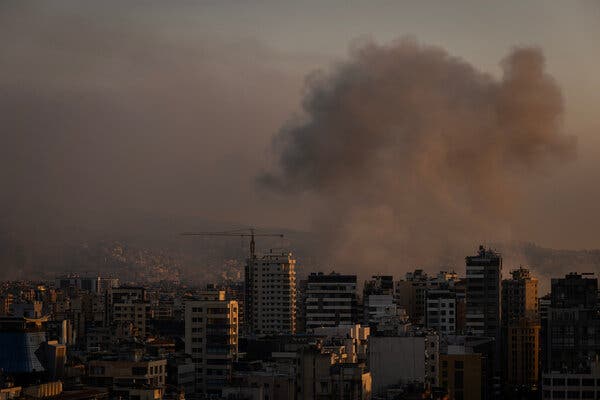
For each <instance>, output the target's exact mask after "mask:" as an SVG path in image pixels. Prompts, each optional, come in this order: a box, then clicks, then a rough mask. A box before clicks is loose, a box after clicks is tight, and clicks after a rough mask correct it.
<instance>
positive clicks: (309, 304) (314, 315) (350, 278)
mask: <svg viewBox="0 0 600 400" xmlns="http://www.w3.org/2000/svg"><path fill="white" fill-rule="evenodd" d="M304 310H305V326H306V329H314V328H319V327H329V326H338V325H352V324H354V323H356V322H357V320H358V310H357V296H356V275H340V274H336V273H334V272H332V273H331V274H329V275H325V274H322V273H317V274H315V273H312V274H310V275H309V276H308V281H307V283H306V293H305V297H304Z"/></svg>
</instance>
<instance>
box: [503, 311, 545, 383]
mask: <svg viewBox="0 0 600 400" xmlns="http://www.w3.org/2000/svg"><path fill="white" fill-rule="evenodd" d="M506 340H507V349H506V350H507V351H506V358H507V364H506V365H507V371H506V372H507V374H506V379H507V382H508V383H509V384H511V385H519V386H520V385H527V386H534V385H536V384H537V381H538V373H539V361H540V360H539V355H540V324H539V323H538V322H537V321H531V320H527V319H521V320H520V321H519V322H518V323H512V324H511V325H510V326H509V327H508V331H507V335H506Z"/></svg>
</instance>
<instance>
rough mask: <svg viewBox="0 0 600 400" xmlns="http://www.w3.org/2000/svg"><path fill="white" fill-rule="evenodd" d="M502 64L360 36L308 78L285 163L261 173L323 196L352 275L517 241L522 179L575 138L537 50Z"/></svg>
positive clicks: (287, 134) (287, 187) (566, 150)
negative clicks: (491, 68) (486, 66)
mask: <svg viewBox="0 0 600 400" xmlns="http://www.w3.org/2000/svg"><path fill="white" fill-rule="evenodd" d="M501 67H502V70H503V75H502V78H501V79H497V78H494V77H493V76H490V75H489V74H486V73H483V72H481V71H479V70H477V69H476V68H475V67H473V66H472V65H470V64H468V63H466V62H465V61H463V60H461V59H459V58H456V57H453V56H451V55H449V54H448V53H446V52H445V51H444V50H443V49H440V48H436V47H430V46H424V45H421V44H419V43H417V42H416V41H414V40H412V39H402V40H399V41H396V42H394V43H392V44H390V45H384V46H382V45H378V44H375V43H372V42H367V43H364V42H363V43H360V44H358V45H356V46H354V47H353V48H352V49H351V51H350V56H349V59H348V60H347V61H345V62H341V63H339V64H338V65H336V66H335V67H334V68H333V69H332V70H331V71H330V72H328V73H322V72H318V73H314V74H312V75H311V76H310V77H309V78H308V80H307V91H306V95H305V98H304V102H303V110H304V115H301V116H297V117H295V118H294V119H293V120H292V121H291V122H290V123H288V124H287V125H286V126H284V127H283V128H282V129H281V131H280V132H279V134H278V135H277V136H276V137H275V139H274V147H275V149H276V150H277V152H278V168H277V169H276V170H275V171H270V172H267V173H265V174H263V175H262V176H260V178H259V180H260V181H261V182H262V183H263V184H266V185H267V186H268V187H270V188H273V189H276V190H280V191H282V192H284V193H310V194H314V195H315V197H316V198H317V199H318V201H319V204H320V207H319V208H318V211H317V212H315V214H314V222H315V228H316V231H317V232H320V233H321V234H322V238H323V244H324V249H325V250H326V251H325V253H326V254H328V255H330V256H331V258H329V260H331V261H333V262H335V263H336V264H337V265H340V266H342V265H343V266H345V267H351V266H352V267H354V268H355V270H364V267H365V266H367V267H368V269H369V270H370V271H373V272H375V271H380V272H398V271H399V269H404V270H406V269H407V268H410V267H415V266H427V265H430V266H434V265H435V266H439V265H440V263H456V262H457V261H458V262H459V260H460V257H464V255H466V254H469V253H470V252H471V251H473V250H474V248H475V246H476V245H477V244H478V243H479V242H480V241H488V242H491V241H497V240H506V239H510V238H511V219H512V218H513V216H514V213H513V209H514V208H513V205H514V204H515V202H518V201H519V200H520V196H521V188H522V185H524V184H525V183H526V182H527V181H529V182H530V181H531V179H534V178H535V174H537V173H538V172H540V171H547V170H548V168H551V167H550V166H551V165H555V164H556V163H557V161H558V162H562V161H565V160H568V159H570V158H571V157H573V155H574V153H575V140H574V138H573V137H571V136H569V135H566V134H565V133H564V132H563V129H562V114H563V98H562V96H561V91H560V88H559V87H558V86H557V84H556V82H555V81H554V80H553V78H552V77H551V76H549V75H548V74H547V73H546V72H545V71H544V57H543V54H542V52H541V51H540V50H539V49H536V48H517V49H515V50H513V51H512V52H511V53H510V54H509V55H508V56H507V57H506V58H505V59H504V60H502V62H501Z"/></svg>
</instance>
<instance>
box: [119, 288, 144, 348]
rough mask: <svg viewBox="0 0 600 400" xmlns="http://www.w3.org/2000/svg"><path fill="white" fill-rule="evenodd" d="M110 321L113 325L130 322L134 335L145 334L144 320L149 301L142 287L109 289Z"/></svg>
mask: <svg viewBox="0 0 600 400" xmlns="http://www.w3.org/2000/svg"><path fill="white" fill-rule="evenodd" d="M109 293H110V296H109V299H110V305H109V309H110V311H111V322H112V323H113V324H115V325H123V324H128V323H131V324H133V327H134V332H133V334H134V335H135V336H139V337H144V336H146V321H147V318H148V315H149V313H150V302H149V301H148V298H147V295H146V289H144V288H142V287H119V288H112V289H110V292H109Z"/></svg>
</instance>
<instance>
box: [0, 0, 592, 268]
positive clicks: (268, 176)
mask: <svg viewBox="0 0 600 400" xmlns="http://www.w3.org/2000/svg"><path fill="white" fill-rule="evenodd" d="M443 5H444V4H443V3H442V2H424V3H420V4H417V3H412V4H411V3H395V2H381V3H379V4H366V3H362V2H328V3H327V4H326V5H322V4H320V3H318V2H302V4H291V3H288V4H282V3H280V2H260V3H259V4H246V3H244V4H238V3H233V2H199V3H185V4H184V3H177V2H175V3H173V2H169V3H165V2H143V3H137V2H127V3H126V2H111V1H109V2H96V3H91V2H86V3H81V2H65V1H58V2H51V3H50V2H47V3H41V2H20V1H17V2H11V1H8V2H3V3H2V4H1V5H0V42H1V43H2V52H1V53H0V67H1V70H2V74H1V75H0V87H1V88H2V96H0V102H1V107H0V109H1V110H2V111H1V115H2V122H3V123H2V146H0V163H2V164H1V165H0V171H1V172H0V176H1V184H2V193H3V195H2V196H1V197H0V223H1V224H2V227H3V228H2V230H3V237H4V238H7V239H6V240H7V241H9V242H10V243H13V244H14V243H15V242H17V243H22V244H23V246H24V248H25V252H26V253H32V254H33V253H36V251H35V250H32V248H37V246H39V245H38V244H37V243H39V241H40V237H41V238H42V239H44V238H45V237H48V236H50V237H51V238H50V239H52V240H55V239H56V238H57V237H58V236H61V235H65V236H68V237H69V238H68V239H66V240H65V241H66V242H69V241H74V240H72V239H71V237H74V238H75V239H79V237H78V235H79V234H77V233H75V234H73V232H72V231H73V229H74V228H75V229H77V230H79V231H81V232H94V233H101V236H102V237H103V238H110V235H111V234H114V235H115V238H116V237H119V238H120V237H121V236H125V232H126V233H127V235H133V236H135V235H136V234H139V236H144V235H146V236H148V235H150V236H151V235H152V234H153V232H152V231H153V230H156V231H157V232H156V234H157V235H158V231H159V230H160V229H162V231H161V232H160V234H161V235H171V236H172V237H175V236H176V235H177V234H178V233H179V230H181V229H184V228H188V227H189V228H192V229H195V228H200V229H203V228H204V225H202V224H200V225H199V226H196V225H194V223H190V224H189V226H188V225H186V224H185V223H181V222H180V221H186V219H188V220H189V221H193V220H194V218H195V219H199V220H202V221H213V222H214V221H216V222H219V223H222V225H223V226H228V225H231V226H235V227H242V226H255V227H259V228H260V227H262V228H271V229H275V231H277V230H282V229H290V230H296V231H302V232H307V233H308V236H310V237H311V240H312V242H311V248H310V251H309V252H308V253H310V256H312V257H318V258H319V259H320V260H322V261H321V262H322V264H323V265H331V266H333V267H335V266H337V265H339V266H344V267H348V268H350V269H351V270H353V271H355V272H359V273H365V274H368V273H370V272H377V271H379V272H395V271H398V272H405V271H407V270H409V269H410V268H414V267H418V266H425V267H431V266H437V265H444V264H458V263H460V262H461V259H462V258H463V257H464V254H468V253H469V252H471V251H472V249H473V248H474V247H476V245H477V244H478V243H480V242H483V243H489V244H497V243H500V244H502V243H512V242H532V243H535V244H537V245H540V246H542V247H544V248H554V249H566V250H569V249H572V250H580V249H596V248H598V247H600V245H599V244H598V239H599V237H598V233H597V232H598V228H600V213H598V211H597V207H596V205H597V204H598V202H599V200H600V189H599V187H598V185H595V184H594V183H595V182H597V181H598V180H599V178H600V176H599V174H600V168H599V167H600V166H599V165H598V159H599V158H598V154H599V153H600V140H599V139H598V128H600V122H599V121H598V118H597V112H596V109H597V104H599V103H600V78H599V76H598V74H597V66H598V63H599V61H600V60H599V57H600V56H599V54H598V52H597V51H596V47H597V43H596V40H595V38H597V37H599V36H600V7H599V6H598V4H597V3H596V2H593V1H589V2H585V1H582V2H570V3H558V2H552V3H550V2H542V1H533V2H527V3H523V4H522V3H518V2H514V3H510V2H509V3H504V2H503V3H492V2H489V3H485V4H481V3H479V2H469V1H465V2H458V3H456V4H455V5H454V6H453V7H447V6H443ZM148 219H150V220H153V219H155V220H159V221H161V222H164V221H173V220H176V221H179V222H178V223H172V225H169V222H167V223H165V224H163V225H160V224H158V225H160V229H159V228H158V227H156V225H151V224H150V225H149V226H148V227H146V228H148V229H147V230H146V231H144V229H142V228H140V227H139V226H138V225H139V221H140V220H144V221H145V220H148ZM56 232H60V233H59V234H56ZM32 237H35V238H36V239H35V243H36V244H32V239H31V238H32ZM161 237H163V236H161ZM174 240H175V241H177V240H180V239H174ZM312 243H318V245H317V246H313V245H312ZM11 245H12V244H11ZM47 252H48V251H47V250H44V251H38V252H37V253H36V254H38V255H35V254H34V255H27V257H26V258H27V260H28V261H27V263H28V264H31V265H30V267H31V268H33V270H34V272H35V266H36V265H38V266H39V265H44V262H43V260H40V259H41V258H43V257H42V256H40V255H39V254H46V253H47ZM8 253H10V251H9V250H7V251H5V255H6V254H8ZM313 259H314V258H313ZM4 260H5V261H4V268H3V269H5V270H6V271H15V269H16V266H15V265H16V264H17V263H15V261H14V257H12V256H10V255H7V256H6V257H5V258H4ZM33 260H35V262H34V261H33ZM390 260H394V261H393V262H390ZM514 261H515V263H517V262H518V263H529V261H530V260H529V259H528V258H527V257H521V255H519V254H517V255H515V256H514ZM48 264H50V263H48ZM307 267H308V268H310V267H311V266H310V265H307ZM39 268H41V267H39ZM39 268H38V269H39ZM533 268H536V266H533ZM565 268H568V266H566V267H565ZM586 268H595V266H594V265H591V266H586ZM547 272H549V271H546V270H544V273H547ZM10 273H11V272H8V274H10Z"/></svg>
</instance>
